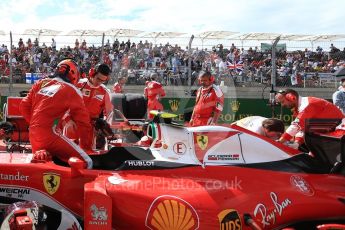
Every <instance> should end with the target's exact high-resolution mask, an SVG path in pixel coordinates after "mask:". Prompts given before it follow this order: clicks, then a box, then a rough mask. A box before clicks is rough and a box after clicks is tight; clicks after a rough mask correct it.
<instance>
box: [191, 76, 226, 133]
mask: <svg viewBox="0 0 345 230" xmlns="http://www.w3.org/2000/svg"><path fill="white" fill-rule="evenodd" d="M199 82H200V84H201V85H202V86H201V87H200V88H199V89H198V91H197V94H196V101H195V106H194V109H193V113H192V117H191V120H190V121H189V124H190V125H191V126H201V125H215V124H217V121H218V118H219V116H220V114H221V113H222V111H223V104H224V94H223V92H222V90H221V89H220V88H219V87H218V86H216V85H214V84H213V83H214V77H213V76H212V75H211V73H210V72H208V71H206V72H204V71H201V73H200V74H199Z"/></svg>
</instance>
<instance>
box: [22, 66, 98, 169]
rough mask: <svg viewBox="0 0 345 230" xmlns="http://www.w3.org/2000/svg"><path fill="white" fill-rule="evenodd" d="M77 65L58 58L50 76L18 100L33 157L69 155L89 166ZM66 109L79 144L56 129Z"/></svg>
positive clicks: (65, 157)
mask: <svg viewBox="0 0 345 230" xmlns="http://www.w3.org/2000/svg"><path fill="white" fill-rule="evenodd" d="M78 80H79V70H78V65H77V64H76V63H75V62H74V61H73V60H72V59H65V60H63V61H61V62H60V63H59V64H58V65H57V68H56V72H55V74H54V78H44V79H42V80H40V81H38V82H36V83H35V84H34V85H33V86H32V88H31V89H30V91H29V93H28V95H27V96H26V97H25V98H23V100H22V101H21V103H20V107H19V108H20V111H21V113H22V115H23V117H24V118H25V120H26V121H27V122H28V123H29V129H30V131H29V138H30V143H31V146H32V152H33V153H34V158H33V160H47V159H49V156H50V154H51V155H52V156H56V157H58V158H59V159H60V160H62V161H65V162H68V160H69V158H70V157H78V158H80V159H81V160H83V161H85V162H86V164H87V168H92V160H91V158H90V157H89V156H88V155H87V152H92V148H91V143H92V135H91V134H92V127H91V125H90V115H89V112H88V111H87V109H86V107H85V105H84V102H83V98H82V95H81V93H80V91H79V90H78V89H77V88H76V87H75V85H76V84H77V82H78ZM67 111H69V115H70V117H71V120H73V121H74V122H75V124H76V126H77V127H78V134H79V136H80V142H79V144H80V147H81V148H80V147H79V146H78V145H76V144H75V143H74V142H73V141H71V140H70V139H69V138H67V137H65V136H64V135H62V134H61V132H59V130H58V129H57V123H58V122H59V120H60V119H61V118H62V117H63V116H64V114H66V112H67Z"/></svg>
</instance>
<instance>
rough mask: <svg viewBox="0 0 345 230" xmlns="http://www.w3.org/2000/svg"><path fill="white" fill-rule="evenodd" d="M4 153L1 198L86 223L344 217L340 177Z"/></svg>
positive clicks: (151, 225) (268, 224) (274, 224)
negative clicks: (77, 161)
mask: <svg viewBox="0 0 345 230" xmlns="http://www.w3.org/2000/svg"><path fill="white" fill-rule="evenodd" d="M0 158H1V162H2V163H1V175H0V184H1V185H0V186H1V187H0V189H1V190H0V195H1V199H4V198H5V197H7V198H12V199H19V200H32V199H35V200H37V201H38V202H40V203H41V204H44V205H50V206H52V207H55V208H58V207H59V206H61V207H62V208H64V209H67V210H68V211H69V212H71V213H73V214H74V215H75V216H77V217H79V218H81V219H84V217H85V219H84V226H85V229H96V228H97V229H98V227H100V226H102V229H111V226H110V224H111V225H112V228H116V229H147V228H148V229H169V228H171V229H219V228H221V229H249V227H248V226H246V224H245V221H244V219H243V215H244V214H249V215H250V216H251V217H252V218H253V220H254V221H255V222H256V223H257V224H258V225H259V226H260V227H261V228H265V229H272V228H281V227H284V226H287V225H291V224H293V223H296V222H300V221H307V220H310V221H315V220H332V219H333V220H337V221H338V220H344V218H345V201H344V200H345V180H344V176H341V175H327V174H306V173H293V172H282V171H277V170H270V169H256V168H247V167H235V166H207V167H205V168H203V167H201V166H187V167H181V168H166V169H163V170H145V169H143V170H140V169H139V170H124V171H116V172H115V171H105V170H86V169H78V168H77V167H75V166H74V165H72V166H71V167H63V166H58V165H56V164H54V163H53V162H46V163H30V159H31V154H9V153H4V154H0ZM51 176H53V177H51ZM49 180H50V182H51V183H52V184H54V185H55V187H54V188H53V187H52V186H51V184H49V182H48V181H49ZM11 188H12V189H11ZM16 189H17V190H16ZM23 189H24V190H23ZM25 189H28V190H25ZM20 190H21V192H19V191H20ZM6 194H7V195H6ZM83 194H84V195H83ZM84 196H85V197H86V199H85V200H84V199H83V198H84ZM84 204H85V205H84ZM95 209H96V211H97V212H96V213H98V214H99V213H103V217H102V215H101V214H99V215H95ZM110 216H112V218H110ZM182 227H184V228H182Z"/></svg>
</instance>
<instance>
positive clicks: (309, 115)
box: [276, 89, 344, 148]
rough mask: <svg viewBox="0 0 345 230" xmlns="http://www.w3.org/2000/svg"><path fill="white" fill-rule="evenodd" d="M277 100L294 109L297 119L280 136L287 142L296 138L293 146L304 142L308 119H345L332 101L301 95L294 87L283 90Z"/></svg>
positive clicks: (280, 139) (278, 94) (280, 140)
mask: <svg viewBox="0 0 345 230" xmlns="http://www.w3.org/2000/svg"><path fill="white" fill-rule="evenodd" d="M276 101H277V102H278V103H280V104H281V105H282V106H283V107H286V108H289V109H291V110H292V111H293V117H295V119H294V120H293V121H292V122H291V125H290V126H289V127H288V128H287V129H286V131H285V133H284V134H283V135H282V136H281V137H280V138H279V142H281V143H286V142H287V141H290V140H291V139H292V138H294V144H292V145H290V146H291V147H294V148H298V147H299V146H300V145H301V144H302V143H303V142H304V131H305V123H306V120H307V119H340V120H341V119H343V118H344V114H343V113H342V112H341V111H340V110H339V109H338V108H337V107H336V106H335V105H333V104H332V103H331V102H329V101H326V100H324V99H321V98H316V97H300V96H299V95H298V93H297V92H296V91H295V90H293V89H286V90H281V91H279V92H278V93H277V95H276Z"/></svg>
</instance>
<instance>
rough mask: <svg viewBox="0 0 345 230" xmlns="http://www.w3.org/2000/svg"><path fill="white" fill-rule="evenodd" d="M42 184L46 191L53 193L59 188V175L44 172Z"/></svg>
mask: <svg viewBox="0 0 345 230" xmlns="http://www.w3.org/2000/svg"><path fill="white" fill-rule="evenodd" d="M43 184H44V188H45V189H46V190H47V192H48V193H49V194H50V195H53V194H54V193H55V192H56V191H57V190H58V189H59V186H60V175H58V174H55V173H44V175H43Z"/></svg>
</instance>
